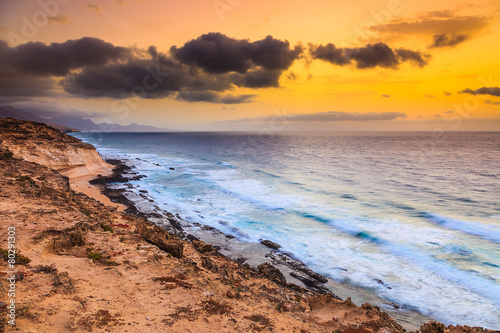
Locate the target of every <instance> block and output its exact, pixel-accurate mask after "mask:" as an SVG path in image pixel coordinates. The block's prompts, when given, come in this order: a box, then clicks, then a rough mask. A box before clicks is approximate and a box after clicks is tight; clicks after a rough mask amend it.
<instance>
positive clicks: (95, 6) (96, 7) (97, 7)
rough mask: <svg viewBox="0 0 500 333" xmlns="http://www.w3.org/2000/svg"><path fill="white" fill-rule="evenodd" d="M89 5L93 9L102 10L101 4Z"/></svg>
mask: <svg viewBox="0 0 500 333" xmlns="http://www.w3.org/2000/svg"><path fill="white" fill-rule="evenodd" d="M87 7H88V8H90V9H92V10H95V11H96V12H100V11H101V6H99V5H93V4H88V5H87Z"/></svg>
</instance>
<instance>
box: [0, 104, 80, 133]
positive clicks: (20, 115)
mask: <svg viewBox="0 0 500 333" xmlns="http://www.w3.org/2000/svg"><path fill="white" fill-rule="evenodd" d="M0 118H14V119H18V120H29V121H36V122H38V123H45V124H47V125H49V126H52V127H54V128H55V129H57V130H59V131H61V132H64V133H71V132H78V129H76V128H74V127H71V126H64V125H61V124H54V123H53V122H52V119H46V118H42V117H40V116H39V115H37V114H35V113H31V112H26V111H22V110H19V109H16V108H14V107H12V106H0Z"/></svg>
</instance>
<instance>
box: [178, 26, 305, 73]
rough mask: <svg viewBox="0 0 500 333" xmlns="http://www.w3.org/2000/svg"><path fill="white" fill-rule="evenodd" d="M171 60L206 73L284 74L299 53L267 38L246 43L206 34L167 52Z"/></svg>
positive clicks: (298, 48) (288, 45)
mask: <svg viewBox="0 0 500 333" xmlns="http://www.w3.org/2000/svg"><path fill="white" fill-rule="evenodd" d="M170 53H171V54H172V56H173V57H174V58H175V59H177V60H178V61H180V62H181V63H183V64H188V65H196V66H198V67H200V68H202V69H203V70H205V71H206V72H208V73H228V72H238V73H246V72H247V71H248V70H250V69H252V68H255V67H258V66H260V67H262V68H263V69H265V70H269V71H273V70H286V69H288V68H289V67H290V66H291V65H292V63H293V61H294V60H296V59H298V57H299V56H300V54H301V53H302V48H301V47H300V46H295V47H294V48H291V47H290V43H289V42H287V41H281V40H278V39H275V38H273V37H272V36H267V37H266V38H265V39H262V40H259V41H255V42H252V43H251V42H249V41H248V40H245V39H241V40H240V39H234V38H230V37H228V36H226V35H223V34H221V33H209V34H205V35H202V36H200V37H198V38H197V39H193V40H191V41H188V42H187V43H185V44H184V45H183V46H181V47H176V46H172V47H171V48H170Z"/></svg>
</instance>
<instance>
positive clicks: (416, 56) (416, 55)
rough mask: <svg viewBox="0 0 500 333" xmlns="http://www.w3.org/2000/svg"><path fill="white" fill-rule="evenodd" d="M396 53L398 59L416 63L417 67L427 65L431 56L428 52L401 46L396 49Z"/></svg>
mask: <svg viewBox="0 0 500 333" xmlns="http://www.w3.org/2000/svg"><path fill="white" fill-rule="evenodd" d="M396 55H397V56H398V58H399V60H400V61H402V62H406V61H409V62H412V63H413V64H415V65H417V66H418V67H424V66H425V65H427V63H428V60H429V59H430V58H431V56H430V55H429V54H425V53H421V52H418V51H413V50H408V49H403V48H399V49H397V50H396Z"/></svg>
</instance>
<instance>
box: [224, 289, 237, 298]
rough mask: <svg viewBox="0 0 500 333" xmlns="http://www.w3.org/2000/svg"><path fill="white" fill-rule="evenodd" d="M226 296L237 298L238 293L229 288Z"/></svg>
mask: <svg viewBox="0 0 500 333" xmlns="http://www.w3.org/2000/svg"><path fill="white" fill-rule="evenodd" d="M226 297H227V298H235V297H236V295H235V294H234V292H233V291H232V290H231V289H229V290H228V291H227V293H226Z"/></svg>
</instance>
